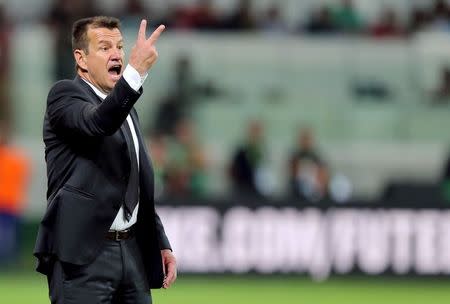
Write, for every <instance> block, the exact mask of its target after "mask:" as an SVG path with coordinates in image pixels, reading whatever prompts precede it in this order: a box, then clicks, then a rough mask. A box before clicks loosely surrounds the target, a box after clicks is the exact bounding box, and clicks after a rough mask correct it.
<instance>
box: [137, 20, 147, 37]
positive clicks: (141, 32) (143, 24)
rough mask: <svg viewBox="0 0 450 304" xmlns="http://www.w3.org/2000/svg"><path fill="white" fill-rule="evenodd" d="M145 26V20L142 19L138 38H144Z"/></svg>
mask: <svg viewBox="0 0 450 304" xmlns="http://www.w3.org/2000/svg"><path fill="white" fill-rule="evenodd" d="M146 28H147V20H145V19H142V21H141V25H140V26H139V32H138V40H145V31H146Z"/></svg>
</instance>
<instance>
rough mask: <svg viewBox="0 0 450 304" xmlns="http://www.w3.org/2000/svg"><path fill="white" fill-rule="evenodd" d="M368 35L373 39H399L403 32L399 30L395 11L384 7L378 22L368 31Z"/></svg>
mask: <svg viewBox="0 0 450 304" xmlns="http://www.w3.org/2000/svg"><path fill="white" fill-rule="evenodd" d="M370 34H371V35H372V36H373V37H375V38H392V37H401V36H402V35H403V31H402V29H401V28H400V26H399V24H398V20H397V14H396V13H395V11H394V10H393V9H392V8H390V7H386V8H384V9H383V11H382V12H381V15H380V17H379V20H378V21H377V22H376V23H375V24H374V25H373V26H372V28H371V29H370Z"/></svg>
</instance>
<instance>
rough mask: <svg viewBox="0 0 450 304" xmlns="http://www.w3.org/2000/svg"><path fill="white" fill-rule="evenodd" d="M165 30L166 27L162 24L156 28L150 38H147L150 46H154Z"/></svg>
mask: <svg viewBox="0 0 450 304" xmlns="http://www.w3.org/2000/svg"><path fill="white" fill-rule="evenodd" d="M165 28H166V27H165V25H163V24H161V25H160V26H158V28H157V29H156V30H155V31H154V32H153V33H152V35H151V36H150V38H148V40H149V41H151V43H152V44H154V43H155V42H156V41H157V40H158V38H159V36H160V35H161V33H162V32H164V29H165Z"/></svg>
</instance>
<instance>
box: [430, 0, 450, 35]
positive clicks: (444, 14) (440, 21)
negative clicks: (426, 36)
mask: <svg viewBox="0 0 450 304" xmlns="http://www.w3.org/2000/svg"><path fill="white" fill-rule="evenodd" d="M431 28H432V29H434V30H440V31H445V32H448V31H450V10H449V7H448V4H447V2H446V1H445V0H436V1H435V4H434V7H433V10H432V22H431Z"/></svg>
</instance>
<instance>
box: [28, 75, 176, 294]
mask: <svg viewBox="0 0 450 304" xmlns="http://www.w3.org/2000/svg"><path fill="white" fill-rule="evenodd" d="M141 94H142V89H141V90H140V92H136V91H134V90H133V89H132V88H131V87H130V86H129V85H128V83H127V82H126V81H125V80H124V79H123V77H122V78H121V79H120V80H119V81H118V82H117V83H116V85H115V87H114V89H113V90H112V92H111V93H110V94H109V95H108V96H107V97H106V99H105V100H104V101H102V100H101V99H100V98H99V97H98V96H97V95H96V94H95V92H94V91H93V90H92V88H91V87H90V86H89V85H88V84H87V83H86V82H85V81H84V80H82V79H81V78H80V77H76V78H75V79H74V80H62V81H59V82H57V83H56V84H55V85H54V86H53V87H52V89H51V90H50V92H49V94H48V99H47V110H46V113H45V119H44V130H43V137H44V143H45V159H46V162H47V176H48V191H47V199H48V201H47V210H46V213H45V215H44V217H43V219H42V221H41V224H40V226H39V231H38V235H37V240H36V246H35V250H34V255H35V256H36V257H37V258H38V267H37V270H38V271H39V272H41V273H44V274H49V273H50V271H51V269H52V265H53V261H55V260H56V259H57V260H59V261H62V262H67V263H72V264H76V265H85V264H88V263H90V262H91V261H93V260H94V258H95V257H96V256H97V254H98V252H99V250H100V249H101V247H102V244H103V242H104V239H105V234H106V232H107V231H108V230H109V228H110V226H111V224H112V222H113V221H114V218H115V217H116V215H117V212H118V210H119V208H120V207H121V204H122V202H123V201H124V197H125V192H126V187H127V184H128V178H129V175H130V168H131V162H130V157H129V155H130V154H129V153H130V151H129V149H128V145H127V140H131V139H129V138H128V137H125V135H124V132H122V130H121V128H120V127H121V125H122V124H123V123H126V117H127V115H128V114H129V113H130V114H131V117H132V120H133V123H134V125H135V127H136V128H135V129H136V133H137V137H138V140H139V173H140V174H139V180H140V201H139V212H138V219H137V223H136V225H135V227H136V239H137V242H138V244H139V248H140V250H141V253H142V257H143V260H144V265H145V268H146V269H145V271H146V273H147V276H148V279H149V283H150V286H151V287H152V288H159V287H161V285H162V280H163V270H162V267H163V266H162V260H161V252H160V250H161V249H170V244H169V241H168V239H167V237H166V234H165V232H164V228H163V225H162V223H161V220H160V219H159V217H158V215H157V214H156V212H155V207H154V201H153V197H154V195H153V169H152V166H151V162H150V159H149V156H148V151H147V148H146V145H145V143H144V141H143V137H142V134H141V133H140V130H139V129H140V128H139V121H138V117H137V113H136V111H135V110H134V109H133V105H134V104H135V102H136V101H137V100H138V98H139V96H140V95H141ZM133 153H134V152H133Z"/></svg>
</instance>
